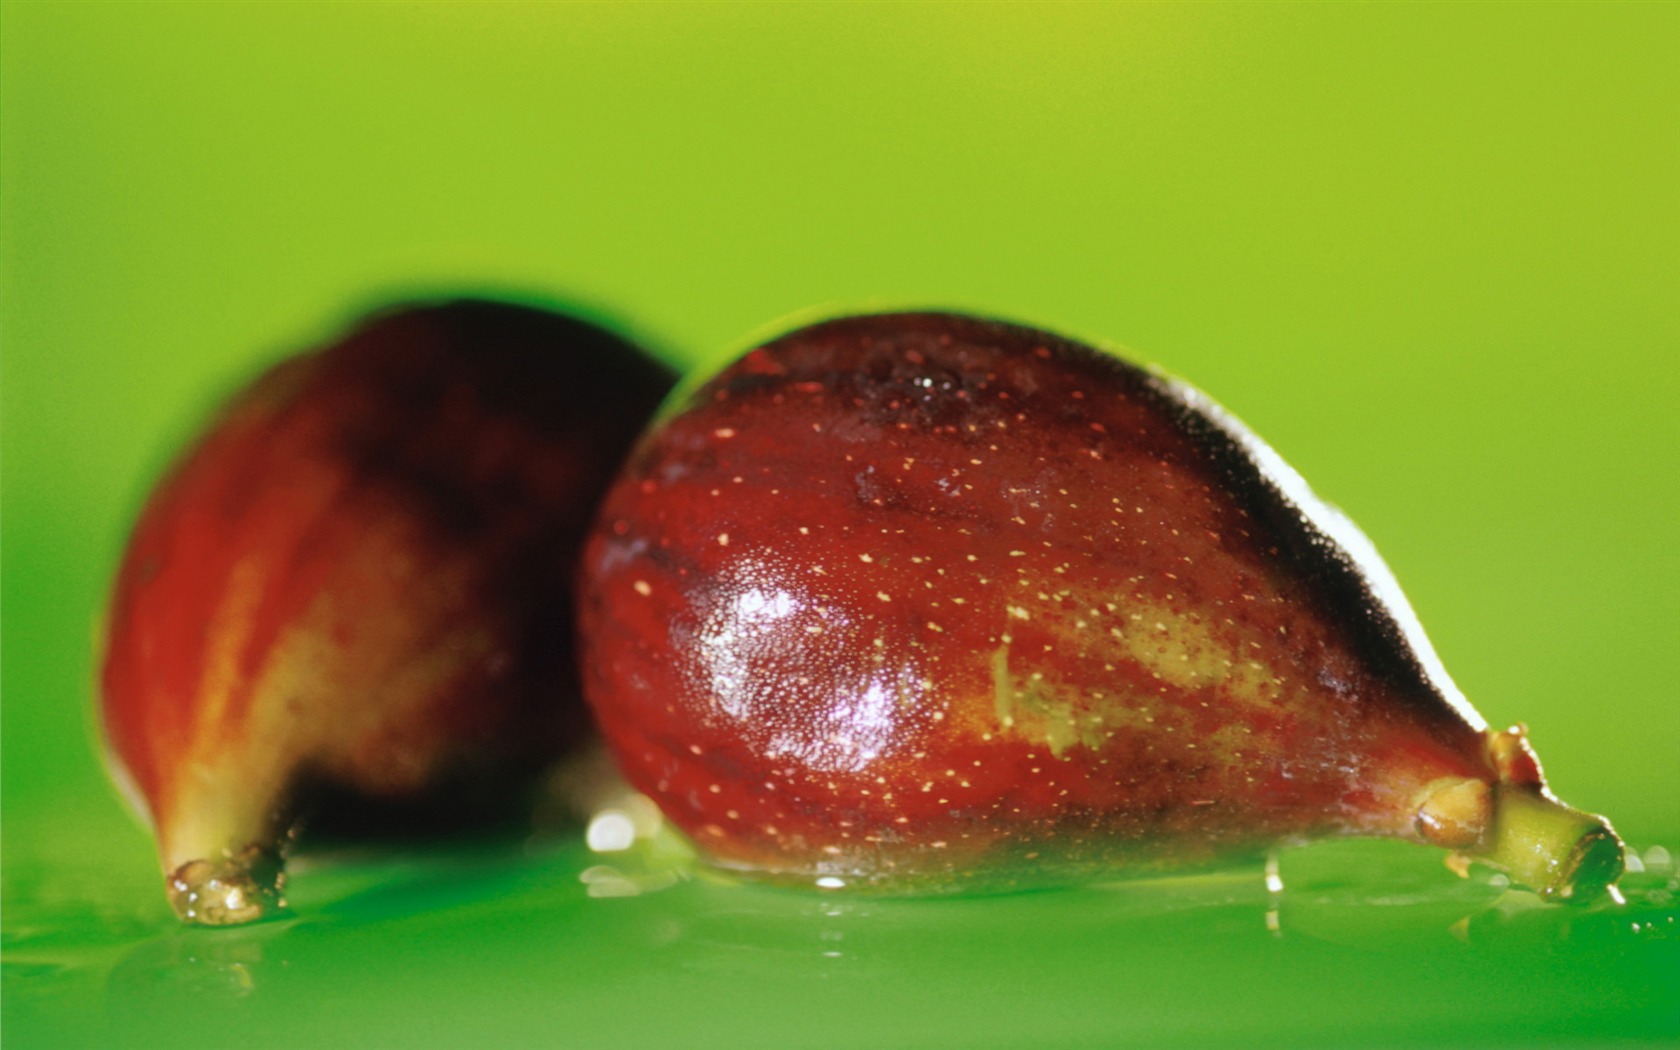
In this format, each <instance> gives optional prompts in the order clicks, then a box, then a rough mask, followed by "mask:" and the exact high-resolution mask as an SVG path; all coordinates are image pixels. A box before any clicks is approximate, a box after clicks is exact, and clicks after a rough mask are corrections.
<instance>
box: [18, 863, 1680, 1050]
mask: <svg viewBox="0 0 1680 1050" xmlns="http://www.w3.org/2000/svg"><path fill="white" fill-rule="evenodd" d="M1644 855H1645V856H1646V857H1648V858H1650V863H1649V864H1648V865H1647V866H1646V868H1645V870H1644V871H1641V872H1636V873H1633V874H1630V875H1629V876H1628V877H1627V879H1626V881H1625V882H1624V890H1625V892H1626V895H1627V897H1628V903H1627V904H1626V905H1625V906H1622V907H1616V906H1611V905H1603V906H1595V907H1590V908H1566V907H1554V906H1548V905H1542V904H1540V903H1539V902H1538V901H1537V900H1536V899H1535V898H1534V897H1533V896H1532V895H1530V894H1526V893H1517V892H1513V891H1508V890H1505V889H1503V888H1501V887H1500V886H1499V885H1497V884H1496V883H1497V880H1494V881H1488V880H1487V879H1485V878H1474V879H1471V880H1459V879H1456V878H1454V877H1453V876H1452V875H1451V874H1450V873H1448V872H1447V871H1446V870H1445V869H1444V868H1443V867H1442V866H1441V865H1440V864H1439V857H1440V855H1439V853H1438V852H1436V851H1431V850H1423V849H1419V848H1416V847H1409V846H1402V845H1398V844H1393V843H1374V842H1345V843H1334V844H1327V845H1324V846H1319V847H1313V848H1309V849H1305V850H1300V851H1295V852H1292V853H1289V854H1286V855H1285V856H1284V857H1283V858H1282V862H1281V870H1282V875H1283V879H1284V882H1285V888H1284V889H1283V890H1282V891H1281V892H1277V893H1273V892H1269V891H1268V889H1267V886H1266V882H1265V880H1264V879H1263V878H1262V877H1261V872H1260V871H1259V869H1258V868H1250V869H1242V870H1232V871H1228V872H1221V873H1216V874H1209V875H1202V876H1192V877H1185V878H1179V879H1166V880H1151V881H1140V882H1122V883H1115V884H1112V885H1105V886H1097V887H1090V888H1087V889H1082V890H1069V891H1057V892H1046V893H1037V894H1018V895H1012V896H1003V897H983V898H969V899H941V900H902V899H882V898H856V897H846V896H835V895H823V894H818V893H815V892H811V893H800V892H794V891H787V890H775V889H768V888H764V887H761V886H754V885H741V884H732V883H728V882H723V881H720V880H718V879H717V878H715V877H699V878H695V877H692V872H689V873H686V874H685V877H684V878H682V879H680V880H678V881H675V882H674V883H672V884H671V885H670V886H669V888H666V889H663V890H659V891H657V892H647V893H642V894H639V895H631V896H616V895H615V896H605V897H603V896H592V895H591V893H590V885H591V881H590V876H589V874H588V873H589V872H591V871H592V870H594V871H596V872H598V871H599V868H600V866H601V862H602V861H603V860H610V861H612V863H613V864H615V865H616V866H617V867H618V868H619V869H620V870H621V871H622V872H624V873H625V874H627V875H629V876H631V877H635V876H637V875H639V874H647V873H648V871H647V863H648V861H647V859H646V858H642V859H636V858H634V857H632V858H630V859H628V860H626V859H625V857H624V855H615V856H608V857H602V856H600V855H592V854H590V853H589V852H588V850H587V849H585V848H584V847H583V846H582V844H581V842H578V841H576V836H575V835H574V836H565V837H561V838H559V839H556V840H554V841H549V842H545V843H543V844H541V845H535V846H533V845H530V844H521V843H518V842H504V843H494V844H487V845H486V844H481V845H479V846H477V847H467V846H461V847H457V848H454V849H451V850H445V851H441V852H433V853H419V854H408V855H399V856H384V857H379V858H372V859H368V858H363V859H354V858H345V857H340V858H336V859H320V860H317V861H316V862H315V863H306V864H304V865H302V866H301V868H300V870H299V874H298V876H297V878H296V880H295V883H294V891H293V894H292V898H293V902H294V904H295V905H296V909H297V914H296V916H295V917H294V918H290V919H286V920H282V921H278V922H272V923H265V924H258V925H256V926H251V927H244V928H234V929H224V930H207V929H205V930H200V929H186V928H181V927H177V926H175V925H174V924H173V923H172V921H171V920H169V919H168V917H167V915H166V914H165V912H164V910H163V909H162V907H161V906H160V905H159V903H158V902H157V901H156V900H153V899H151V898H150V897H148V896H147V895H146V893H145V892H144V891H146V890H149V889H151V887H150V886H147V885H141V884H135V883H120V882H117V883H114V882H112V881H110V880H108V879H105V878H103V876H101V875H100V874H99V873H97V872H94V871H88V870H85V869H84V870H72V871H68V872H66V871H64V870H60V871H59V872H58V873H57V874H56V876H55V877H56V878H58V879H69V880H71V883H70V884H68V885H59V886H53V885H49V884H48V883H47V882H45V881H38V882H36V883H34V884H13V885H11V886H9V893H10V896H9V899H8V901H7V913H8V924H9V926H10V927H11V929H10V931H9V934H8V937H9V940H8V944H7V949H6V971H5V979H6V989H7V1032H6V1034H7V1038H8V1041H9V1042H11V1043H12V1045H30V1046H34V1045H89V1046H91V1045H110V1046H133V1047H146V1046H159V1045H171V1046H183V1047H185V1046H200V1045H202V1046H282V1045H293V1046H296V1045H302V1046H338V1045H365V1046H372V1045H393V1044H395V1045H420V1046H479V1045H533V1044H544V1045H568V1044H581V1045H590V1046H678V1045H681V1046H720V1047H729V1046H741V1047H748V1046H905V1047H911V1046H938V1045H971V1046H1046V1047H1049V1046H1054V1047H1080V1046H1091V1047H1097V1046H1115V1045H1152V1046H1155V1045H1169V1046H1199V1045H1206V1044H1207V1043H1209V1042H1210V1041H1212V1042H1219V1043H1225V1042H1234V1043H1240V1044H1245V1045H1343V1046H1367V1045H1374V1046H1393V1045H1435V1044H1439V1043H1440V1042H1443V1041H1445V1042H1450V1043H1453V1044H1457V1045H1465V1044H1468V1045H1479V1044H1508V1045H1545V1044H1556V1043H1564V1042H1571V1041H1574V1040H1577V1039H1578V1040H1582V1041H1585V1042H1588V1043H1591V1044H1594V1045H1603V1044H1605V1043H1607V1042H1615V1043H1617V1045H1623V1044H1624V1043H1633V1044H1637V1043H1640V1042H1646V1041H1648V1042H1651V1043H1659V1042H1663V1041H1665V1040H1668V1039H1672V1038H1673V1036H1674V1035H1675V1033H1676V1031H1677V1024H1676V1021H1677V1018H1676V1016H1675V1014H1676V1010H1677V1009H1680V1005H1677V1004H1680V905H1677V900H1676V894H1677V892H1680V877H1677V873H1676V870H1675V867H1674V863H1673V861H1672V859H1670V858H1669V856H1668V855H1667V853H1666V851H1664V850H1657V849H1651V848H1649V847H1647V849H1646V850H1645V854H1644ZM41 874H44V872H41ZM595 877H596V878H598V877H599V876H598V875H597V876H595Z"/></svg>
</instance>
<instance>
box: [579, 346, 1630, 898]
mask: <svg viewBox="0 0 1680 1050" xmlns="http://www.w3.org/2000/svg"><path fill="white" fill-rule="evenodd" d="M579 594H580V610H581V612H580V627H581V630H582V638H583V640H584V650H583V655H584V666H585V691H586V694H587V695H588V697H589V700H590V702H591V705H592V706H593V708H594V710H595V712H596V715H597V718H598V720H599V723H600V725H601V727H602V729H603V731H604V733H605V735H606V737H607V740H608V742H609V744H610V745H611V747H612V748H613V750H614V752H615V753H616V756H617V758H618V761H619V763H620V765H621V766H622V768H623V769H624V770H625V771H626V773H627V775H628V776H629V778H630V780H631V781H632V783H633V784H634V785H635V786H636V787H637V788H638V789H640V790H641V791H643V792H646V793H647V794H649V795H651V796H652V797H653V798H654V799H655V800H656V801H657V802H658V803H659V805H660V806H661V807H662V808H663V810H664V811H665V813H666V815H667V816H668V817H669V818H670V819H671V820H672V821H673V822H674V823H675V824H677V825H678V826H679V827H680V828H682V829H683V830H684V831H685V832H686V833H688V834H689V835H690V836H692V837H693V838H694V839H695V841H696V842H697V843H698V845H699V846H700V847H701V848H702V850H703V851H705V852H706V853H707V854H708V855H709V856H710V857H711V858H712V859H713V860H714V861H716V862H717V863H718V864H720V865H724V866H726V867H730V868H737V869H741V870H744V871H749V872H755V873H760V874H763V875H766V876H770V877H773V878H776V877H779V878H785V879H793V880H813V879H814V880H816V881H817V883H818V884H819V885H823V886H835V885H839V884H850V883H864V884H869V885H877V886H883V887H889V888H902V889H909V890H915V891H929V890H946V889H953V888H961V887H964V886H971V885H985V886H991V887H999V886H1013V885H1029V884H1033V883H1043V882H1053V881H1060V880H1067V879H1077V878H1082V877H1088V876H1090V875H1092V874H1094V873H1098V872H1103V871H1108V870H1111V869H1114V868H1127V869H1134V870H1135V869H1156V868H1166V867H1175V866H1181V865H1186V864H1194V863H1203V862H1209V861H1214V860H1217V859H1220V858H1223V857H1227V856H1230V855H1237V854H1244V853H1250V852H1256V851H1261V850H1263V849H1265V848H1268V847H1271V846H1274V845H1278V844H1283V843H1295V842H1300V841H1304V840H1308V839H1312V838H1315V837H1320V836H1330V835H1378V836H1393V837H1398V838H1404V839H1414V840H1418V841H1423V842H1429V843H1434V844H1436V845H1439V846H1444V847H1447V848H1450V849H1454V850H1461V851H1465V852H1467V853H1471V854H1475V855H1478V856H1480V857H1483V858H1486V859H1489V860H1491V861H1493V862H1495V863H1498V864H1501V865H1503V866H1505V867H1506V868H1508V869H1509V870H1511V871H1512V873H1513V874H1514V875H1515V876H1516V877H1517V878H1518V879H1520V880H1521V881H1523V882H1525V883H1526V884H1527V885H1529V886H1532V887H1534V888H1535V889H1537V890H1539V891H1541V892H1543V893H1545V894H1548V895H1552V896H1557V897H1570V896H1576V897H1582V896H1591V895H1593V894H1596V893H1599V892H1601V891H1602V890H1603V889H1604V887H1605V886H1606V885H1608V884H1609V883H1611V882H1613V881H1614V879H1615V878H1616V877H1617V875H1618V874H1619V872H1620V869H1621V846H1620V843H1619V841H1618V840H1617V839H1616V838H1615V836H1614V834H1613V833H1612V832H1611V831H1610V829H1609V827H1608V826H1607V825H1606V824H1605V823H1604V822H1603V821H1602V820H1601V819H1600V818H1597V817H1591V816H1588V815H1586V814H1582V813H1579V812H1577V811H1575V810H1571V809H1568V808H1567V807H1564V806H1562V805H1561V804H1560V803H1558V802H1557V801H1556V800H1555V799H1553V798H1552V797H1551V796H1550V795H1549V794H1548V793H1547V792H1546V790H1545V788H1544V785H1543V781H1542V780H1541V777H1540V772H1539V767H1538V765H1537V764H1536V763H1535V761H1534V759H1533V755H1532V752H1531V751H1529V750H1528V747H1527V744H1526V742H1525V741H1524V739H1523V735H1522V731H1521V730H1520V729H1517V730H1512V731H1510V732H1505V733H1490V732H1488V731H1487V730H1486V727H1485V724H1484V723H1483V721H1482V720H1481V718H1480V717H1478V716H1477V715H1476V713H1475V712H1474V711H1473V710H1472V709H1471V708H1470V707H1469V706H1468V704H1466V703H1465V701H1464V700H1463V698H1462V697H1461V696H1460V695H1459V693H1458V691H1457V690H1456V689H1455V688H1454V686H1453V685H1452V683H1451V681H1450V680H1449V679H1448V678H1447V676H1446V673H1445V672H1444V671H1443V670H1442V669H1441V667H1440V665H1439V662H1438V661H1437V659H1436V657H1435V655H1434V653H1433V652H1432V651H1431V650H1430V648H1429V645H1428V643H1427V641H1426V640H1425V639H1424V637H1423V634H1422V632H1421V630H1420V629H1419V628H1418V627H1417V624H1416V621H1415V618H1414V617H1413V615H1412V613H1411V611H1410V609H1409V608H1407V606H1406V604H1405V601H1404V599H1403V598H1402V597H1401V596H1400V594H1399V591H1398V589H1397V588H1396V587H1395V585H1394V583H1393V579H1392V577H1391V576H1390V575H1389V573H1388V572H1387V570H1386V569H1385V568H1384V567H1383V566H1382V564H1381V562H1380V561H1379V560H1378V559H1377V558H1376V556H1375V553H1374V552H1373V551H1371V549H1370V548H1369V544H1368V543H1367V541H1365V539H1364V537H1363V536H1362V535H1360V534H1359V533H1358V531H1357V530H1356V529H1354V528H1353V526H1352V525H1351V524H1350V523H1349V522H1347V520H1346V519H1344V518H1342V517H1341V516H1340V515H1339V514H1338V513H1337V512H1335V511H1334V510H1333V509H1331V508H1329V507H1327V506H1325V505H1324V504H1322V503H1320V502H1318V501H1317V500H1316V499H1314V498H1313V497H1312V495H1311V493H1310V492H1309V491H1308V490H1307V488H1306V486H1305V484H1304V483H1303V482H1302V481H1301V480H1300V478H1299V477H1298V476H1297V475H1295V474H1294V473H1293V472H1292V471H1290V470H1289V468H1287V467H1286V466H1284V465H1283V464H1282V462H1281V461H1279V460H1278V459H1277V457H1276V456H1275V454H1273V453H1272V452H1271V451H1270V450H1269V449H1268V448H1266V447H1265V446H1264V445H1263V444H1261V443H1260V442H1259V441H1258V440H1257V439H1256V438H1254V437H1253V436H1252V435H1250V434H1249V433H1248V432H1247V431H1245V430H1243V429H1242V428H1241V426H1240V425H1239V424H1237V423H1236V422H1235V421H1234V420H1233V419H1231V417H1229V416H1228V415H1226V414H1225V413H1224V412H1223V411H1221V410H1220V409H1219V408H1218V407H1216V406H1215V405H1213V404H1212V403H1211V402H1209V401H1208V400H1207V399H1206V398H1204V397H1203V396H1202V395H1200V394H1199V393H1196V392H1195V391H1193V390H1191V389H1189V388H1188V387H1185V386H1182V385H1180V384H1177V383H1174V382H1172V381H1169V380H1166V379H1162V378H1160V377H1157V376H1154V375H1151V374H1149V373H1147V372H1144V371H1141V370H1139V369H1137V368H1135V367H1133V366H1131V365H1128V364H1125V363H1123V362H1121V361H1119V360H1116V359H1114V358H1112V357H1109V356H1106V355H1104V354H1101V353H1098V352H1096V351H1094V350H1091V349H1089V348H1087V347H1084V346H1080V345H1077V344H1074V343H1071V342H1068V341H1067V340H1064V339H1060V338H1057V337H1055V336H1052V335H1048V334H1046V333H1043V332H1037V331H1032V330H1030V329H1026V328H1019V327H1013V326H1009V325H1004V324H997V323H991V322H986V321H979V320H972V319H967V318H962V317H954V316H946V315H938V314H908V315H891V316H879V317H861V318H852V319H847V320H839V321H833V322H830V323H827V324H820V325H817V326H815V327H811V328H807V329H803V330H800V331H796V332H793V333H792V334H790V335H787V336H784V337H782V338H781V339H778V340H776V341H774V342H772V343H770V344H768V345H766V346H764V347H762V348H760V349H757V350H754V351H753V352H751V353H749V354H747V355H746V356H745V357H744V358H742V359H741V360H739V361H737V362H736V363H735V364H733V365H731V366H730V367H728V368H727V369H725V370H724V371H723V372H722V373H721V374H720V375H718V376H717V377H715V378H714V379H712V380H711V381H710V382H708V383H706V384H705V385H704V386H702V387H700V388H699V389H698V390H696V391H695V392H694V393H693V394H692V396H690V397H689V398H687V400H686V401H685V402H683V404H682V406H681V407H680V410H678V411H676V412H675V413H674V414H672V415H670V416H669V417H668V418H666V419H664V421H663V422H662V424H661V425H660V426H659V427H658V428H657V429H655V430H654V431H652V432H651V433H650V434H649V435H647V436H646V437H645V438H644V439H643V441H642V443H641V444H640V446H639V447H638V450H637V451H636V452H635V453H634V454H633V456H632V458H631V460H630V462H629V464H628V466H627V468H626V471H625V473H624V474H623V476H622V477H621V478H620V479H619V480H618V482H617V483H616V484H615V485H614V487H613V488H612V490H611V492H610V493H609V495H608V497H607V499H606V502H605V503H604V505H603V509H602V512H601V516H600V518H599V521H598V523H597V525H596V530H595V533H594V535H593V537H592V538H591V540H590V542H589V545H588V547H587V549H586V551H585V555H584V562H583V572H582V579H581V582H580V589H579Z"/></svg>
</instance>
